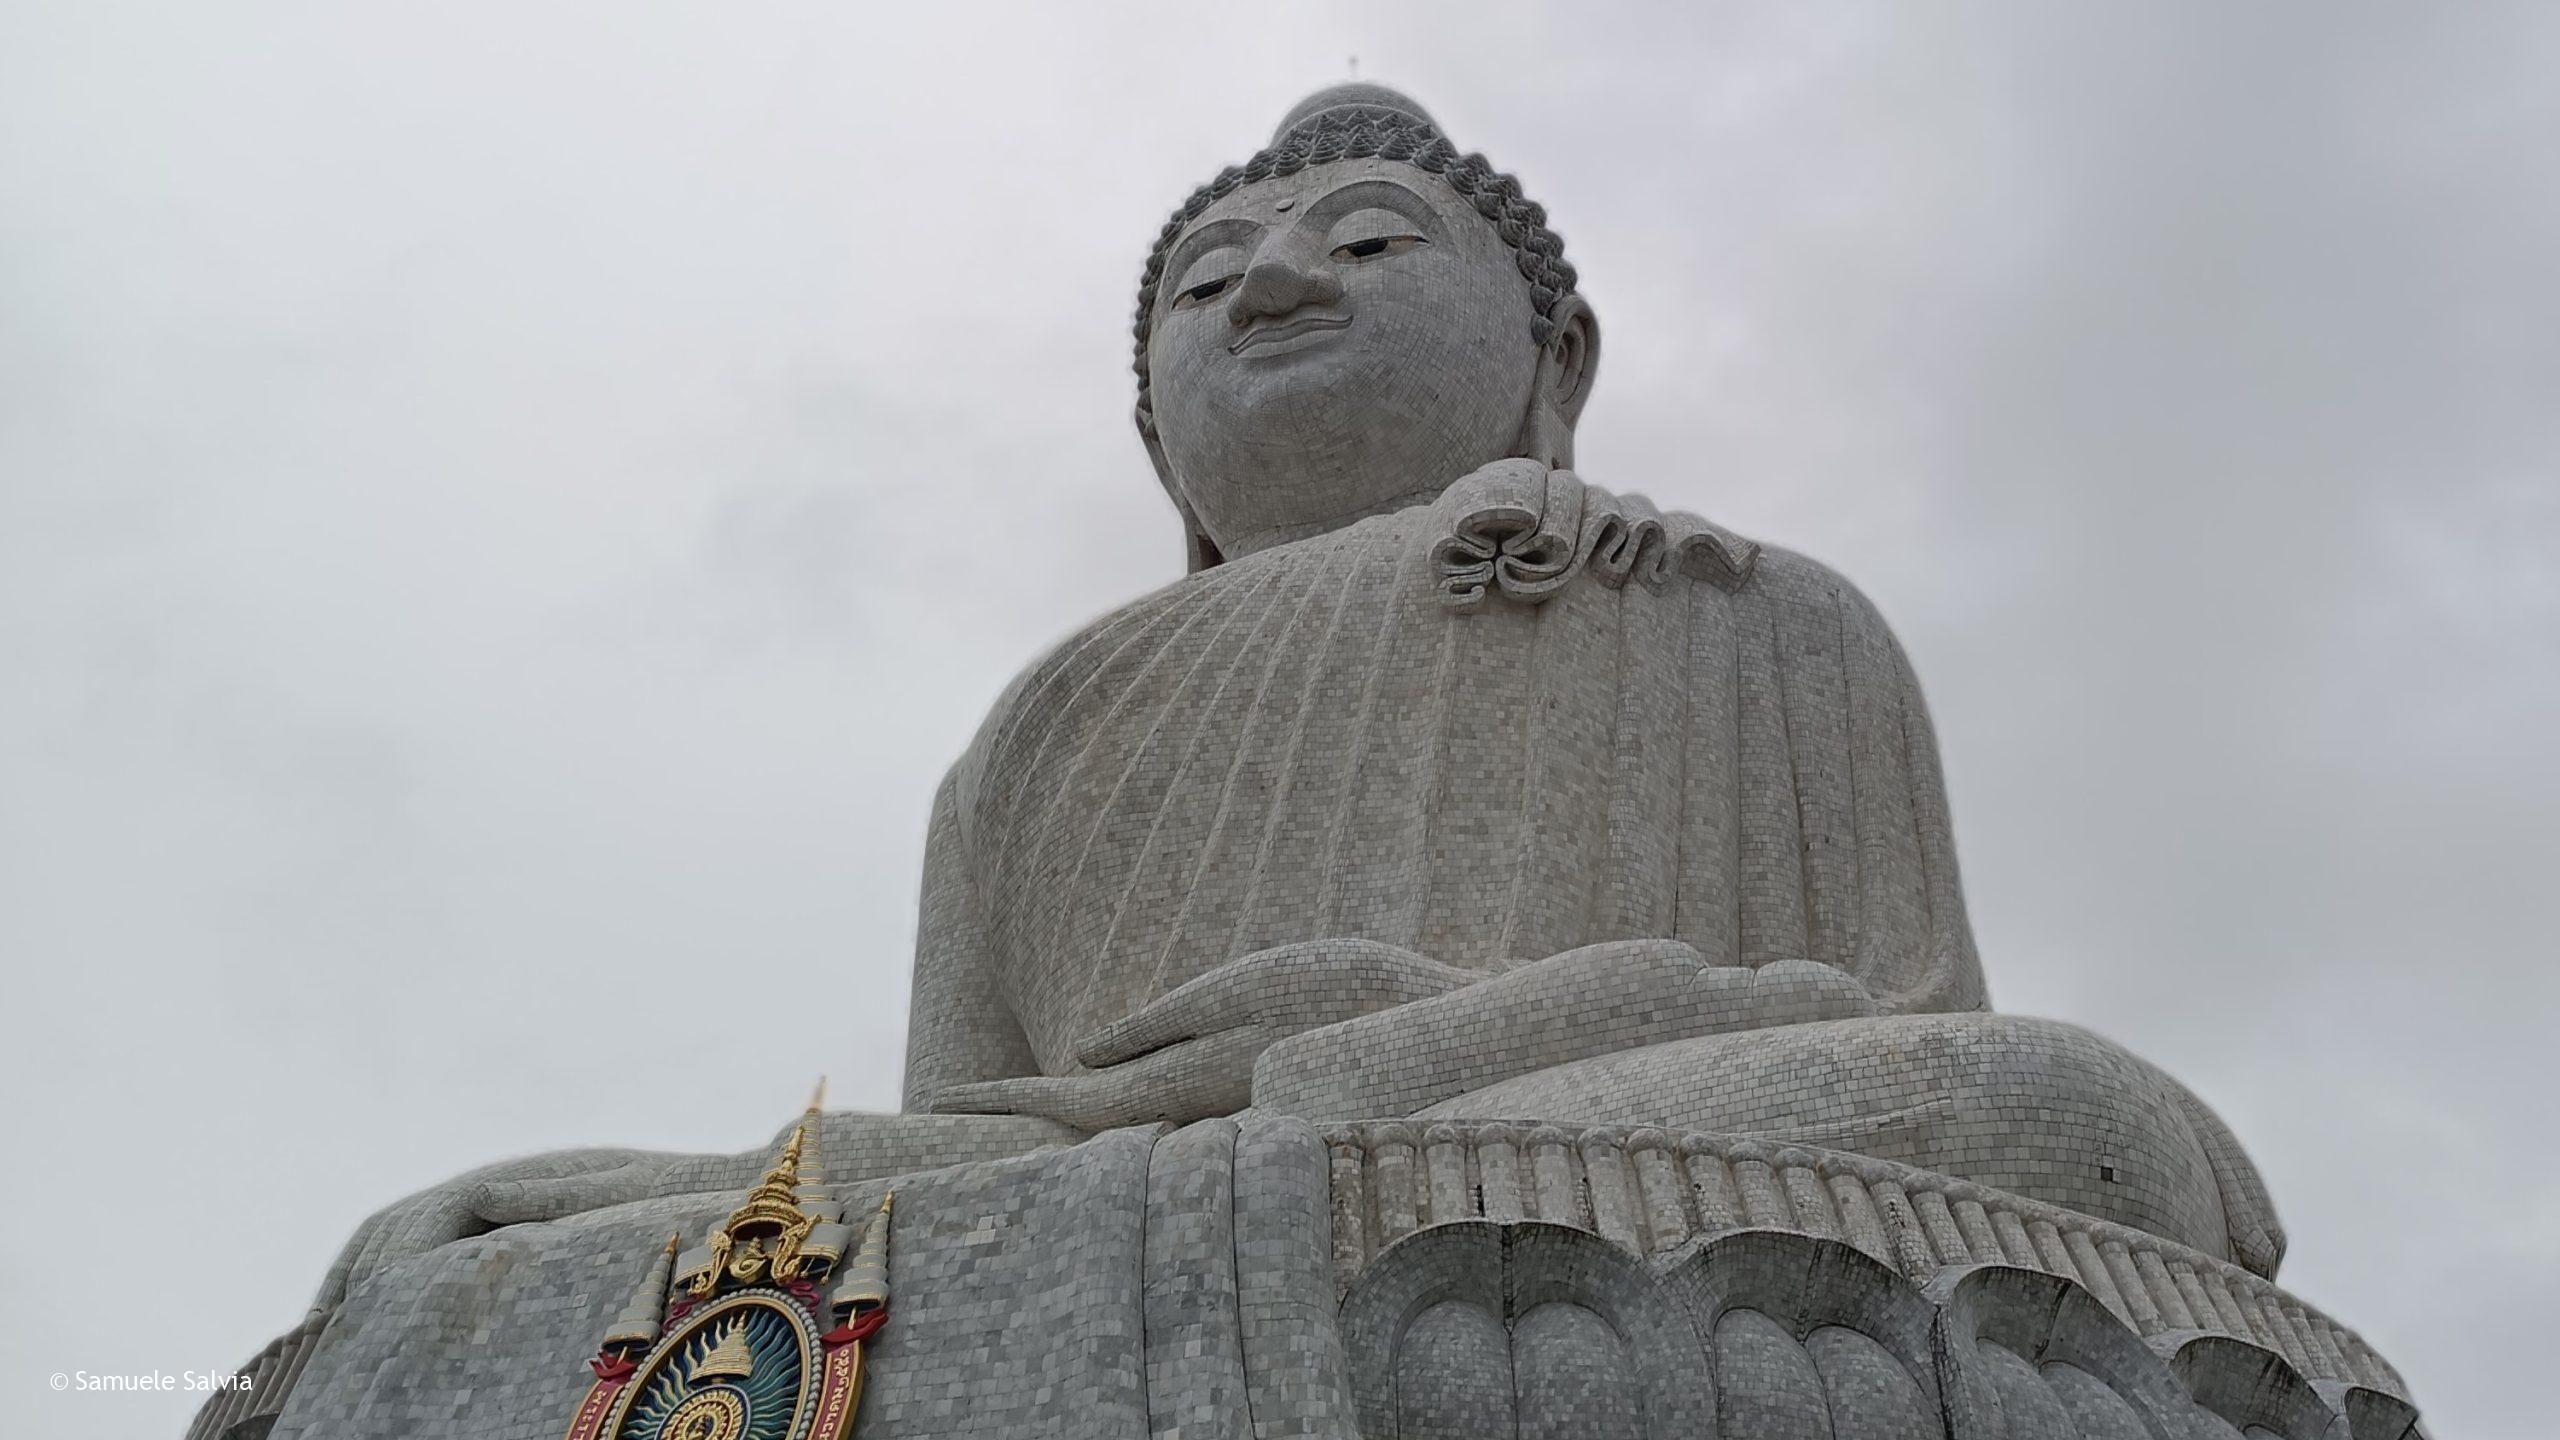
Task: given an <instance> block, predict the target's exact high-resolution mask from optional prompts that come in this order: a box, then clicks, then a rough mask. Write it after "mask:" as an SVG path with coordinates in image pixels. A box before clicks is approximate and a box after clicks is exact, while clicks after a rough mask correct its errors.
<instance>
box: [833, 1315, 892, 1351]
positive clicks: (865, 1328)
mask: <svg viewBox="0 0 2560 1440" xmlns="http://www.w3.org/2000/svg"><path fill="white" fill-rule="evenodd" d="M888 1323H889V1307H888V1306H886V1305H874V1306H873V1307H871V1308H870V1309H868V1310H865V1311H863V1312H862V1313H861V1314H859V1315H855V1316H853V1317H851V1318H850V1319H848V1320H846V1321H845V1322H844V1323H843V1324H841V1325H839V1326H837V1327H836V1328H834V1329H833V1330H830V1331H828V1332H827V1333H826V1334H824V1335H821V1336H819V1337H818V1343H819V1344H821V1345H824V1346H826V1347H827V1348H828V1349H830V1350H834V1349H837V1348H839V1347H841V1346H846V1345H853V1344H858V1343H860V1342H861V1341H864V1340H868V1339H870V1338H871V1337H872V1336H874V1335H877V1334H879V1333H880V1327H881V1326H883V1325H886V1324H888Z"/></svg>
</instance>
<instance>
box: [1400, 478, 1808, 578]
mask: <svg viewBox="0 0 2560 1440" xmlns="http://www.w3.org/2000/svg"><path fill="white" fill-rule="evenodd" d="M1440 504H1441V505H1442V506H1443V507H1444V508H1445V509H1446V511H1447V513H1448V514H1449V515H1450V516H1451V517H1452V519H1451V522H1450V526H1449V530H1448V533H1446V534H1445V535H1443V536H1441V537H1440V539H1439V540H1437V541H1435V542H1434V543H1433V544H1432V547H1431V570H1432V578H1433V583H1434V584H1435V585H1436V586H1437V587H1438V589H1439V591H1440V603H1441V604H1443V605H1445V606H1447V607H1449V608H1450V609H1452V610H1457V611H1461V612H1467V611H1474V610H1478V609H1481V608H1483V605H1484V602H1485V598H1486V597H1487V596H1488V595H1491V594H1493V593H1495V592H1497V591H1498V592H1500V593H1501V594H1503V595H1506V596H1509V597H1510V598H1511V599H1514V600H1517V601H1519V602H1520V603H1522V604H1524V605H1540V604H1544V603H1545V602H1546V601H1547V599H1548V598H1549V597H1551V596H1553V595H1554V594H1556V593H1557V592H1558V591H1560V590H1562V589H1564V587H1565V586H1567V585H1570V584H1572V583H1573V580H1574V578H1575V577H1576V576H1578V575H1581V574H1583V573H1584V572H1586V571H1588V572H1590V573H1591V574H1592V575H1594V576H1596V577H1598V579H1599V580H1600V582H1601V583H1602V584H1604V585H1608V586H1610V587H1612V588H1615V587H1617V586H1620V585H1624V584H1625V583H1626V582H1627V579H1628V577H1629V576H1634V577H1635V578H1637V579H1639V580H1641V581H1643V582H1644V583H1645V584H1646V585H1647V586H1653V587H1658V586H1660V585H1661V584H1662V583H1663V582H1664V581H1665V580H1666V579H1668V578H1669V577H1670V576H1671V575H1672V574H1673V573H1674V572H1677V573H1679V574H1683V575H1687V576H1689V577H1690V578H1692V579H1696V580H1705V581H1708V582H1710V583H1712V584H1715V585H1718V586H1720V587H1722V588H1724V589H1726V590H1738V589H1740V588H1741V587H1742V585H1743V584H1744V583H1745V582H1746V581H1748V580H1749V579H1750V578H1751V567H1752V565H1753V563H1754V562H1755V561H1757V560H1758V559H1759V556H1760V547H1759V545H1758V544H1757V543H1755V542H1753V541H1750V540H1745V539H1743V538H1742V537H1741V536H1739V535H1736V534H1734V533H1733V532H1732V531H1730V530H1726V529H1724V528H1723V527H1721V526H1718V525H1712V524H1709V523H1708V522H1707V521H1705V520H1701V519H1699V518H1698V517H1697V516H1695V515H1689V514H1684V513H1682V512H1680V511H1676V510H1674V511H1670V512H1668V513H1666V512H1664V511H1662V510H1658V509H1656V508H1655V507H1654V504H1653V502H1652V501H1650V500H1647V499H1646V498H1644V497H1643V496H1641V495H1613V494H1611V493H1609V492H1608V491H1606V490H1603V489H1601V488H1600V487H1599V486H1597V485H1587V484H1585V483H1583V481H1582V479H1581V477H1579V476H1577V475H1575V474H1574V473H1573V472H1572V471H1570V470H1550V469H1548V468H1547V467H1545V466H1544V465H1541V464H1539V463H1538V462H1537V461H1534V460H1501V461H1496V462H1495V463H1493V464H1491V465H1487V466H1485V467H1484V468H1483V469H1481V470H1478V471H1476V472H1475V473H1474V474H1472V475H1469V476H1467V477H1466V478H1465V479H1463V480H1460V481H1459V482H1458V483H1457V484H1455V485H1453V486H1451V487H1449V493H1448V494H1447V495H1445V496H1443V497H1442V498H1441V501H1440Z"/></svg>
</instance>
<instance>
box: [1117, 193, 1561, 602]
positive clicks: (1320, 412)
mask: <svg viewBox="0 0 2560 1440" xmlns="http://www.w3.org/2000/svg"><path fill="white" fill-rule="evenodd" d="M1572 303H1574V304H1576V305H1577V306H1578V304H1579V302H1578V301H1575V302H1572ZM1532 306H1533V301H1532V298H1531V294H1530V289H1529V284H1528V281H1527V280H1525V279H1523V278H1522V276H1521V274H1520V270H1519V267H1518V265H1517V264H1516V262H1515V260H1514V258H1513V254H1512V250H1511V247H1510V246H1509V245H1508V244H1506V243H1505V242H1504V241H1503V239H1502V236H1501V234H1500V233H1499V232H1498V231H1497V230H1495V228H1494V227H1493V225H1492V224H1491V223H1490V222H1488V221H1487V220H1485V219H1484V217H1483V216H1481V215H1479V214H1478V213H1477V212H1476V210H1475V207H1474V206H1473V205H1472V204H1470V203H1468V202H1467V201H1466V200H1464V199H1462V198H1461V197H1460V196H1459V195H1458V194H1457V193H1456V192H1455V191H1453V190H1452V189H1450V188H1449V187H1448V186H1446V185H1443V184H1441V183H1440V182H1439V180H1438V179H1437V178H1436V177H1434V176H1430V175H1426V174H1424V173H1422V172H1420V171H1418V170H1415V169H1414V168H1413V167H1411V166H1409V165H1405V164H1401V163H1399V162H1396V161H1391V160H1377V159H1365V160H1338V161H1333V162H1330V163H1327V164H1322V165H1311V166H1308V167H1307V168H1306V169H1304V170H1301V171H1299V172H1298V173H1297V174H1295V175H1290V176H1283V177H1274V178H1272V179H1269V180H1265V181H1261V182H1259V183H1256V184H1252V185H1247V186H1244V187H1242V188H1241V189H1238V190H1236V191H1235V192H1233V193H1231V194H1229V195H1227V196H1225V197H1223V198H1222V199H1220V200H1219V201H1218V202H1217V203H1216V204H1215V205H1213V206H1211V207H1210V208H1209V209H1208V210H1207V211H1205V212H1203V213H1202V214H1201V216H1200V217H1199V218H1198V219H1197V220H1195V221H1193V222H1192V224H1191V226H1190V227H1189V228H1188V229H1187V230H1186V231H1185V232H1184V233H1183V234H1182V235H1181V236H1180V237H1179V238H1178V239H1176V241H1175V242H1174V245H1173V247H1172V249H1171V250H1170V251H1169V252H1168V253H1167V257H1166V266H1165V271H1164V280H1163V282H1162V283H1161V284H1160V285H1159V287H1158V289H1157V294H1156V300H1155V315H1154V319H1153V325H1152V333H1151V335H1150V337H1149V341H1148V367H1149V372H1150V376H1151V388H1152V391H1153V402H1154V410H1155V421H1156V440H1157V444H1158V445H1159V447H1160V454H1159V456H1158V463H1159V465H1161V466H1162V467H1163V468H1164V469H1165V470H1166V471H1167V472H1168V483H1170V484H1171V485H1172V486H1174V488H1175V489H1176V490H1177V492H1178V493H1179V494H1180V495H1181V496H1182V498H1183V499H1184V500H1185V501H1186V502H1187V503H1188V504H1189V505H1190V507H1191V510H1192V513H1193V516H1194V517H1195V518H1196V519H1197V521H1198V522H1199V524H1200V526H1201V528H1202V529H1204V530H1205V531H1206V532H1207V533H1208V535H1209V538H1210V539H1211V540H1212V541H1214V542H1215V543H1216V545H1217V546H1218V548H1219V550H1220V551H1221V552H1222V553H1224V554H1226V555H1230V556H1234V555H1242V554H1246V553H1249V552H1251V551H1254V550H1257V549H1261V548H1264V547H1266V546H1269V545H1272V544H1277V543H1279V542H1281V541H1285V540H1292V539H1296V538H1299V537H1301V536H1305V535H1311V534H1316V533H1319V532H1321V531H1324V530H1328V529H1332V528H1334V527H1335V526H1338V525H1343V524H1348V523H1349V522H1351V521H1353V520H1356V519H1359V518H1360V517H1362V516H1364V515H1371V514H1377V513H1380V512H1381V511H1385V510H1392V509H1398V508H1401V507H1402V506H1403V505H1405V504H1412V503H1419V502H1421V501H1423V500H1427V499H1429V498H1431V497H1432V496H1434V495H1436V494H1438V493H1439V492H1440V491H1441V490H1442V489H1444V488H1446V487H1447V486H1448V485H1449V483H1450V482H1452V481H1454V480H1456V479H1458V478H1459V477H1461V476H1463V475H1465V474H1467V473H1468V472H1469V471H1471V470H1474V469H1476V468H1478V467H1479V466H1482V465H1485V464H1488V463H1490V462H1492V461H1495V460H1499V459H1502V458H1504V457H1506V456H1511V455H1516V454H1521V453H1523V451H1522V450H1521V448H1520V446H1521V444H1522V443H1523V442H1522V435H1523V428H1524V426H1523V422H1524V420H1525V418H1526V417H1527V416H1528V414H1529V412H1530V408H1531V404H1532V401H1533V398H1534V396H1535V393H1536V391H1537V389H1538V385H1539V381H1540V371H1541V366H1540V350H1539V347H1538V346H1537V345H1536V344H1535V343H1534V342H1533V341H1532V340H1531V338H1530V324H1531V321H1532V317H1533V309H1532ZM1584 328H1585V333H1587V324H1586V325H1585V327H1584Z"/></svg>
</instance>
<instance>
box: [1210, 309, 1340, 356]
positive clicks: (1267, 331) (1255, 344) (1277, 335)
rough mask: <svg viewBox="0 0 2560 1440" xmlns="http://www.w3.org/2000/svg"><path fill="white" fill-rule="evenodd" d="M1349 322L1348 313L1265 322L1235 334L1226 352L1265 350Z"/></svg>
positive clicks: (1304, 316)
mask: <svg viewBox="0 0 2560 1440" xmlns="http://www.w3.org/2000/svg"><path fill="white" fill-rule="evenodd" d="M1350 323H1351V317H1350V316H1348V315H1300V316H1295V317H1292V318H1289V319H1283V320H1280V321H1277V322H1266V323H1264V324H1260V325H1256V326H1254V327H1253V328H1252V329H1250V330H1247V331H1246V332H1244V333H1243V334H1242V335H1239V336H1237V337H1236V343H1234V344H1233V345H1230V346H1228V347H1227V353H1228V354H1230V355H1241V354H1243V353H1244V352H1245V351H1247V350H1252V349H1265V350H1267V349H1269V348H1270V347H1272V346H1275V345H1281V344H1285V343H1287V342H1288V341H1291V340H1296V339H1299V338H1301V337H1303V336H1308V335H1318V334H1322V333H1324V332H1326V331H1331V330H1339V329H1341V328H1343V327H1344V326H1346V325H1349V324H1350Z"/></svg>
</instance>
